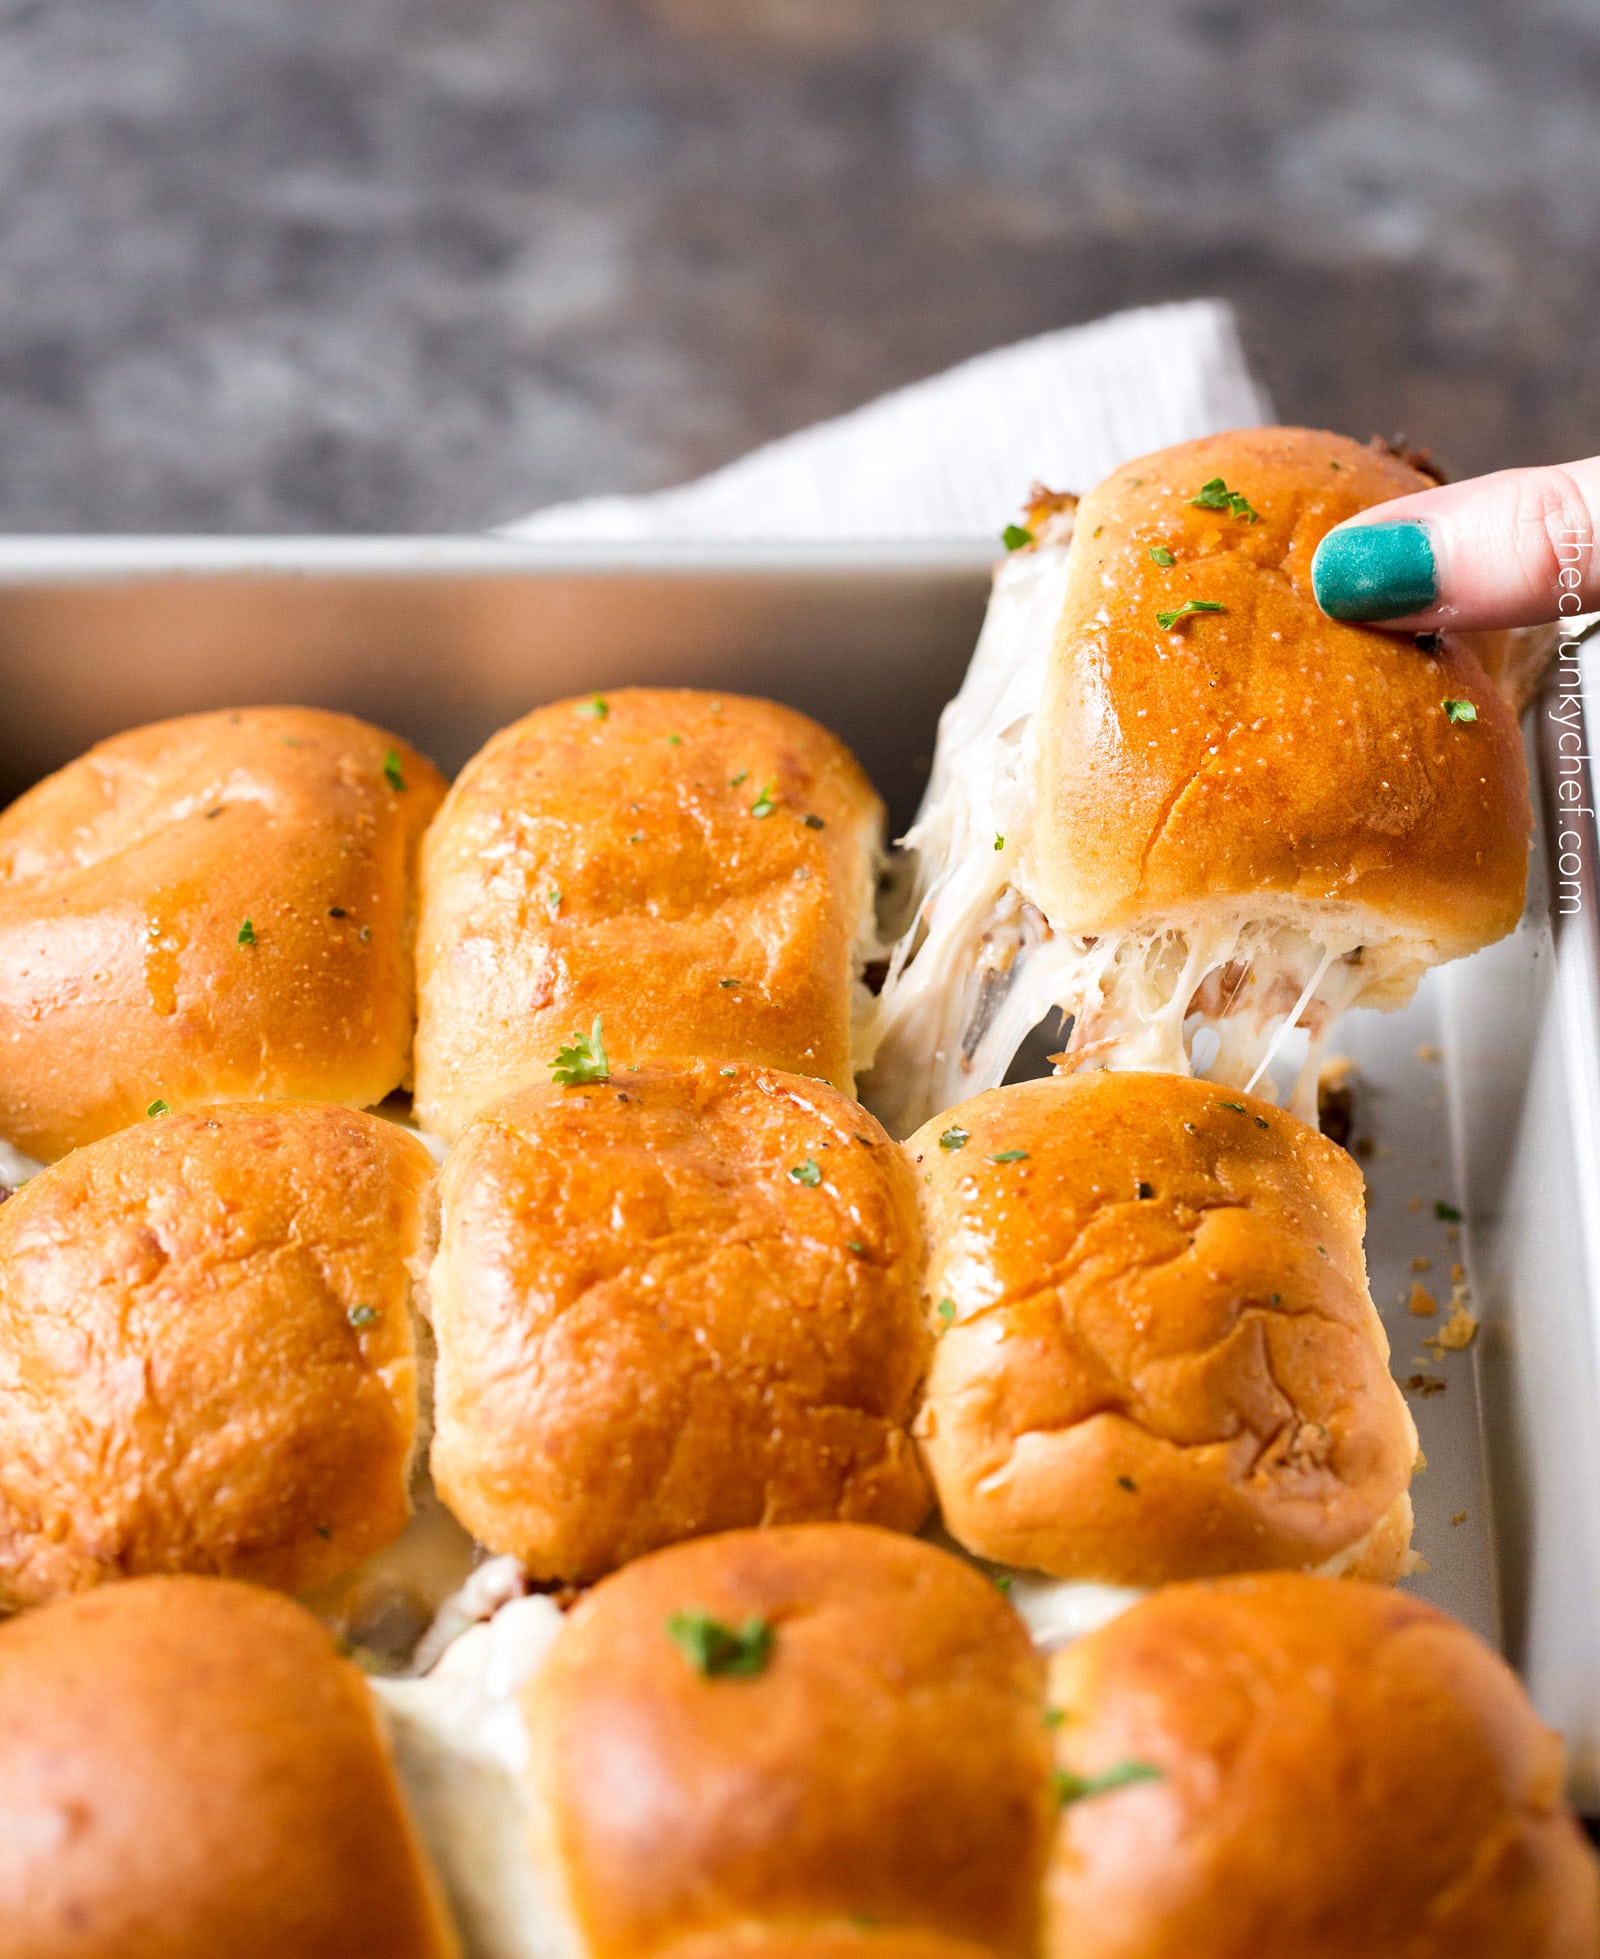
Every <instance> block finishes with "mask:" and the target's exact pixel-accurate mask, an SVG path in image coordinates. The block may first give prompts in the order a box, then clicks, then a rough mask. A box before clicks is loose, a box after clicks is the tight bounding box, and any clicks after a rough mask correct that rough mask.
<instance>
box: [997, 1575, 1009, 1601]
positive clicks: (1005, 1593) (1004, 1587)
mask: <svg viewBox="0 0 1600 1959" xmlns="http://www.w3.org/2000/svg"><path fill="white" fill-rule="evenodd" d="M994 1588H995V1590H996V1591H997V1592H998V1593H999V1594H1000V1596H1001V1597H1002V1598H1010V1596H1011V1573H1010V1572H1009V1571H997V1572H996V1573H995V1574H994Z"/></svg>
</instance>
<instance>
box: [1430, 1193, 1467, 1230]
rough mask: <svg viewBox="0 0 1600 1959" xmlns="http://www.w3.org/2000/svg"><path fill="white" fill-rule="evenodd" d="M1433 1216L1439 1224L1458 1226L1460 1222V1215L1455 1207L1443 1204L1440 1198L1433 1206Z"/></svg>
mask: <svg viewBox="0 0 1600 1959" xmlns="http://www.w3.org/2000/svg"><path fill="white" fill-rule="evenodd" d="M1433 1215H1434V1216H1435V1217H1436V1218H1437V1219H1438V1220H1439V1222H1440V1223H1441V1224H1459V1223H1460V1222H1461V1213H1460V1212H1459V1211H1458V1210H1457V1209H1456V1207H1455V1205H1454V1204H1447V1203H1445V1201H1444V1199H1443V1198H1442V1197H1441V1198H1440V1199H1439V1201H1438V1203H1437V1204H1435V1205H1434V1207H1433Z"/></svg>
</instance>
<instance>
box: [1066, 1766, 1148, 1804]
mask: <svg viewBox="0 0 1600 1959" xmlns="http://www.w3.org/2000/svg"><path fill="white" fill-rule="evenodd" d="M1161 1779H1162V1778H1161V1771H1160V1769H1158V1768H1157V1767H1156V1766H1155V1764H1154V1763H1153V1762H1118V1763H1116V1765H1115V1766H1114V1767H1112V1768H1109V1769H1102V1770H1101V1771H1100V1773H1099V1774H1098V1775H1074V1774H1073V1772H1072V1770H1071V1769H1057V1770H1056V1771H1055V1773H1054V1774H1053V1775H1052V1776H1051V1778H1050V1781H1051V1786H1052V1788H1053V1789H1054V1790H1055V1796H1056V1801H1057V1802H1058V1803H1059V1804H1060V1806H1061V1807H1062V1808H1063V1809H1067V1808H1069V1807H1070V1806H1071V1805H1072V1804H1073V1803H1081V1802H1083V1801H1085V1800H1086V1799H1087V1798H1088V1797H1090V1796H1107V1795H1109V1794H1110V1793H1111V1791H1112V1790H1113V1789H1126V1788H1127V1787H1129V1785H1130V1784H1132V1783H1135V1782H1159V1781H1160V1780H1161Z"/></svg>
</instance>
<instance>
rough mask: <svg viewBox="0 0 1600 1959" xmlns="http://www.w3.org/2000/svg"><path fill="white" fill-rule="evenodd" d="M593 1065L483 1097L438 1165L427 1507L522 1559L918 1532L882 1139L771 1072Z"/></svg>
mask: <svg viewBox="0 0 1600 1959" xmlns="http://www.w3.org/2000/svg"><path fill="white" fill-rule="evenodd" d="M559 1072H561V1073H562V1074H563V1075H571V1074H573V1073H574V1072H575V1071H574V1070H573V1069H570V1068H564V1069H562V1070H560V1071H559ZM597 1072H598V1064H591V1065H590V1066H589V1067H588V1068H587V1069H586V1070H584V1071H581V1078H580V1079H578V1080H576V1081H572V1082H570V1083H569V1084H568V1085H564V1086H563V1085H558V1084H556V1083H554V1082H551V1083H547V1084H546V1085H545V1086H543V1087H537V1088H525V1089H522V1090H520V1091H519V1092H518V1093H516V1094H514V1095H510V1096H507V1097H506V1098H505V1099H504V1100H502V1101H500V1102H497V1103H495V1104H493V1105H492V1106H491V1107H490V1108H489V1109H488V1110H487V1111H485V1113H484V1114H483V1115H482V1116H481V1117H480V1118H479V1119H478V1121H476V1122H475V1123H474V1124H472V1125H471V1127H469V1129H468V1130H467V1132H466V1134H465V1135H464V1136H463V1137H462V1138H461V1140H460V1142H458V1143H457V1144H456V1146H455V1148H454V1149H453V1150H452V1151H451V1153H450V1156H449V1158H448V1160H447V1162H446V1165H445V1169H444V1174H443V1179H442V1183H441V1194H442V1210H443V1215H442V1223H441V1229H440V1245H439V1253H438V1257H437V1259H436V1260H435V1262H434V1265H433V1268H432V1273H431V1277H430V1282H429V1289H430V1295H431V1298H430V1313H431V1317H432V1320H433V1325H434V1331H435V1336H436V1339H437V1343H438V1364H437V1372H436V1375H435V1383H434V1415H435V1429H434V1439H433V1448H432V1467H433V1476H434V1481H435V1483H436V1485H437V1487H438V1489H439V1492H440V1494H441V1496H442V1497H443V1498H444V1500H445V1502H446V1503H447V1504H448V1505H449V1506H450V1508H451V1509H452V1510H453V1511H454V1512H455V1514H456V1516H457V1517H458V1518H459V1519H460V1520H461V1522H462V1523H463V1524H465V1525H466V1527H467V1528H468V1530H470V1531H471V1532H472V1534H473V1536H474V1537H475V1538H477V1539H478V1540H479V1542H480V1543H482V1544H485V1545H487V1546H489V1548H490V1549H491V1550H494V1551H497V1552H502V1553H509V1554H511V1555H513V1556H515V1557H516V1558H517V1559H519V1560H520V1561H521V1563H522V1564H523V1565H524V1566H525V1567H526V1569H527V1570H528V1571H529V1572H530V1573H531V1574H532V1575H533V1576H535V1577H536V1578H538V1579H541V1580H555V1579H560V1580H568V1581H576V1582H587V1581H589V1580H591V1579H594V1578H598V1577H599V1576H600V1575H601V1574H602V1573H604V1572H607V1571H609V1570H611V1569H612V1568H613V1567H614V1566H616V1565H619V1564H622V1563H623V1562H624V1561H625V1560H627V1559H629V1558H634V1557H637V1556H639V1555H640V1554H641V1553H642V1552H645V1551H650V1550H654V1549H656V1548H657V1547H658V1546H661V1545H664V1544H670V1543H672V1542H673V1541H674V1540H675V1539H678V1538H682V1537H690V1536H695V1535H698V1534H701V1533H704V1532H708V1531H716V1530H727V1529H732V1528H735V1527H738V1526H741V1525H755V1524H762V1523H768V1524H778V1523H795V1522H806V1521H810V1520H813V1519H819V1518H831V1517H838V1518H845V1519H849V1520H854V1521H857V1522H867V1523H878V1524H884V1525H888V1526H891V1527H894V1528H897V1529H901V1530H914V1529H916V1527H917V1526H918V1524H920V1523H921V1522H922V1520H923V1518H924V1517H925V1515H926V1514H927V1511H928V1507H929V1494H928V1488H927V1483H926V1481H925V1479H924V1477H923V1474H922V1470H921V1468H920V1467H919V1465H918V1462H917V1458H916V1451H915V1449H914V1447H913V1444H912V1442H911V1438H910V1434H909V1426H910V1422H911V1418H912V1414H913V1412H914V1407H915V1398H916V1390H917V1385H918V1382H919V1380H920V1379H921V1375H922V1370H923V1365H924V1362H925V1360H926V1356H927V1349H928V1339H927V1334H926V1332H925V1330H924V1325H923V1315H922V1305H921V1299H920V1295H919V1291H918V1280H919V1277H920V1264H921V1247H920V1240H919V1234H918V1223H917V1211H916V1197H915V1193H914V1191H913V1188H912V1180H911V1177H910V1174H909V1172H908V1170H907V1166H906V1164H905V1162H904V1160H903V1159H902V1158H901V1155H900V1152H899V1151H898V1149H897V1148H896V1146H895V1145H894V1144H893V1143H892V1142H891V1141H890V1140H889V1138H888V1137H887V1136H886V1135H885V1134H884V1132H883V1131H882V1130H881V1129H880V1128H879V1127H878V1125H877V1124H876V1123H875V1122H874V1121H873V1120H872V1118H871V1117H870V1116H869V1115H867V1113H866V1112H865V1110H863V1109H862V1108H861V1107H860V1105H859V1104H858V1103H855V1102H852V1101H850V1100H849V1098H848V1097H846V1096H844V1095H841V1094H840V1093H839V1091H838V1090H837V1089H834V1088H830V1087H829V1086H828V1085H827V1084H826V1083H825V1082H816V1081H810V1080H806V1079H803V1078H802V1077H799V1076H795V1075H786V1074H780V1073H779V1072H778V1071H777V1070H775V1069H770V1068H756V1067H751V1066H749V1065H748V1064H745V1063H737V1062H702V1063H698V1064H694V1065H690V1066H685V1067H683V1068H666V1067H656V1068H644V1069H641V1070H638V1071H630V1072H622V1071H616V1072H612V1073H610V1074H609V1075H606V1076H603V1077H602V1078H596V1077H597Z"/></svg>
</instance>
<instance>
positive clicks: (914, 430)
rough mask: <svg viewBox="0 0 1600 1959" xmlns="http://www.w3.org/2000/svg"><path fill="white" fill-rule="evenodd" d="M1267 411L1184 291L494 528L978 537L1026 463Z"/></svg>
mask: <svg viewBox="0 0 1600 1959" xmlns="http://www.w3.org/2000/svg"><path fill="white" fill-rule="evenodd" d="M1271 419H1272V408H1271V404H1270V402H1269V401H1268V399H1267V395H1266V392H1265V390H1264V389H1263V388H1262V387H1261V385H1260V383H1259V382H1258V381H1257V380H1256V379H1255V377H1254V376H1253V375H1252V374H1251V373H1250V370H1249V368H1248V367H1247V366H1246V364H1245V358H1244V353H1243V350H1242V349H1241V347H1240V345H1239V336H1238V332H1237V330H1236V328H1235V325H1234V318H1233V309H1232V308H1231V307H1230V306H1228V305H1226V304H1225V303H1224V302H1223V301H1221V300H1216V299H1191V300H1183V301H1180V302H1177V303H1174V304H1172V305H1167V306H1146V307H1142V308H1140V309H1139V310H1138V311H1136V312H1130V313H1115V314H1113V315H1112V316H1111V317H1110V318H1109V319H1105V320H1096V321H1094V322H1092V323H1091V324H1090V325H1087V326H1076V327H1064V328H1062V329H1061V330H1060V331H1058V332H1055V333H1043V334H1040V335H1039V336H1038V338H1037V339H1034V340H1023V341H1020V342H1019V343H1018V344H1017V345H1016V346H1014V347H1002V348H1000V349H998V350H997V351H995V352H994V353H989V354H980V355H978V357H977V358H976V359H974V360H968V361H963V362H962V363H961V364H960V366H959V367H953V368H951V369H950V370H949V371H948V372H947V373H944V374H940V375H936V376H935V377H934V378H933V379H932V380H929V381H918V382H916V383H914V384H913V385H912V386H911V387H908V388H900V389H898V390H896V392H895V393H893V394H889V395H884V396H882V397H881V398H880V399H879V400H877V401H873V402H869V403H868V404H867V405H866V406H865V407H864V408H858V409H855V410H854V411H853V412H851V413H850V414H847V415H841V416H839V417H838V418H837V419H836V420H834V421H830V422H819V423H818V424H817V425H816V426H815V427H813V428H808V429H802V430H801V431H800V432H799V433H798V434H797V435H790V436H785V437H784V438H783V439H782V440H781V441H778V442H771V443H768V444H767V445H766V446H765V447H764V448H761V449H757V450H755V451H753V452H752V453H751V454H750V455H748V456H745V457H742V458H741V459H740V460H739V461H738V462H735V463H730V464H729V465H728V466H727V467H726V468H725V469H719V470H717V471H716V472H715V473H714V474H712V475H710V476H703V477H701V478H700V479H699V481H698V482H694V483H687V484H685V485H683V486H682V487H681V488H679V489H673V490H662V491H659V492H657V493H656V494H655V495H653V496H641V497H586V498H584V499H583V500H582V501H581V502H577V503H562V504H556V505H554V506H552V507H551V508H549V509H547V510H541V511H538V512H536V513H535V514H534V515H533V516H531V517H527V518H524V519H523V520H522V521H521V522H520V523H515V524H510V525H507V526H506V533H507V534H508V535H510V536H514V537H526V538H539V539H544V540H547V541H550V542H572V541H579V540H581V541H584V542H587V543H593V542H595V541H596V540H599V541H601V542H605V541H613V542H618V543H632V542H636V541H638V540H640V539H659V538H698V539H715V540H724V539H726V540H738V539H749V540H761V539H768V540H776V539H785V540H811V541H814V542H816V541H826V540H829V539H850V540H855V541H861V540H866V539H873V538H882V539H913V538H924V539H926V538H938V539H945V540H953V539H967V538H992V537H993V536H994V535H995V533H996V532H997V531H998V530H1000V528H1001V527H1002V526H1003V525H1004V524H1006V523H1007V522H1009V521H1010V520H1011V518H1012V517H1013V516H1014V515H1015V514H1016V512H1017V511H1018V509H1019V508H1020V506H1021V504H1022V502H1023V499H1024V497H1025V495H1026V493H1027V490H1028V486H1029V485H1030V484H1031V483H1032V482H1033V481H1034V479H1035V478H1038V479H1039V480H1040V481H1042V482H1044V483H1046V484H1048V485H1049V486H1050V487H1051V488H1052V489H1060V490H1086V489H1088V488H1089V487H1090V486H1091V485H1092V484H1094V483H1096V482H1098V480H1099V479H1100V478H1101V477H1102V476H1105V475H1106V474H1108V473H1109V472H1110V471H1111V470H1113V469H1115V468H1116V466H1117V465H1118V464H1119V463H1123V462H1126V461H1127V460H1128V459H1129V458H1130V457H1132V456H1138V455H1143V454H1144V453H1145V452H1146V451H1147V450H1150V449H1160V448H1163V447H1165V446H1166V445H1167V444H1168V443H1171V442H1183V441H1186V440H1188V439H1189V438H1190V437H1191V436H1198V435H1209V434H1212V433H1214V432H1215V431H1216V430H1218V429H1226V428H1243V427H1246V426H1248V425H1250V424H1253V423H1258V422H1265V421H1270V420H1271Z"/></svg>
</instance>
